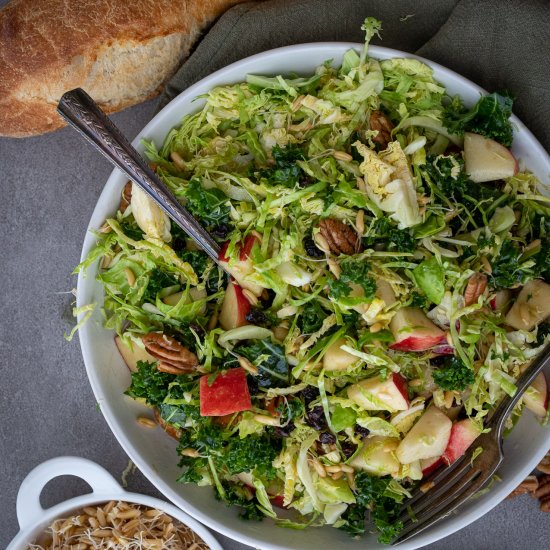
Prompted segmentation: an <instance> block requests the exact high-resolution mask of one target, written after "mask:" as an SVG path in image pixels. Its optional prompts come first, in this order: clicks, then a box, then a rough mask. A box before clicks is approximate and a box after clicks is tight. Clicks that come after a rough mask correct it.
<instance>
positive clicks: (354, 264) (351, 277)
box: [328, 260, 376, 300]
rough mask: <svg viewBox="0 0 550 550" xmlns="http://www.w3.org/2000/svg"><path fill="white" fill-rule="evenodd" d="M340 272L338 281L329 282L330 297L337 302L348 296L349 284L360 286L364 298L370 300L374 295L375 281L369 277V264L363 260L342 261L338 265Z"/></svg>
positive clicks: (349, 291)
mask: <svg viewBox="0 0 550 550" xmlns="http://www.w3.org/2000/svg"><path fill="white" fill-rule="evenodd" d="M340 268H341V269H342V272H341V274H340V278H339V279H332V280H330V281H329V283H328V284H329V288H330V295H331V296H332V297H333V298H334V299H336V300H338V299H339V298H342V297H345V296H349V295H350V293H351V287H350V286H349V283H354V284H357V285H360V286H361V287H362V288H363V290H364V291H365V298H366V299H372V298H374V295H375V293H376V281H375V280H374V279H373V278H372V277H370V276H369V264H368V263H367V262H365V261H364V260H344V261H343V262H342V263H341V264H340Z"/></svg>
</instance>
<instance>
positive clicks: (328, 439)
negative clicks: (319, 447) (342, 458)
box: [319, 432, 336, 445]
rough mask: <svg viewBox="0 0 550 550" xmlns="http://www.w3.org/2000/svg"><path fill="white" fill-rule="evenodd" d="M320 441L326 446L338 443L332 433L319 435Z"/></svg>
mask: <svg viewBox="0 0 550 550" xmlns="http://www.w3.org/2000/svg"><path fill="white" fill-rule="evenodd" d="M319 441H320V442H321V443H323V444H325V445H332V444H334V443H336V437H335V436H334V434H331V433H330V432H322V433H321V434H320V435H319Z"/></svg>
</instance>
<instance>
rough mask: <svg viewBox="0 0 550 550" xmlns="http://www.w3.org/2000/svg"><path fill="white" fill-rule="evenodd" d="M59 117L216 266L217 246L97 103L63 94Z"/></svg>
mask: <svg viewBox="0 0 550 550" xmlns="http://www.w3.org/2000/svg"><path fill="white" fill-rule="evenodd" d="M57 110H58V112H59V114H60V115H61V116H62V117H63V118H64V119H65V120H66V121H67V122H68V123H69V124H70V125H71V126H72V127H73V128H75V129H76V130H78V131H79V132H80V134H82V136H84V137H85V138H86V139H87V140H88V141H89V142H90V143H91V144H92V145H93V146H94V147H95V148H96V149H97V150H98V151H99V152H100V153H102V154H103V155H104V156H105V157H106V158H107V159H108V160H110V161H111V162H112V163H113V164H114V165H115V166H116V167H117V168H118V169H119V170H121V171H122V172H124V173H125V174H126V175H127V176H128V177H129V178H130V179H131V180H132V181H133V182H135V183H136V184H137V185H138V186H139V187H140V188H141V189H143V191H144V192H145V193H147V194H148V195H149V196H150V197H151V198H152V199H153V200H154V201H155V202H156V203H157V204H158V205H159V206H160V207H161V208H162V209H163V210H164V211H165V212H166V214H168V216H169V217H170V218H172V219H173V220H174V222H176V223H177V224H178V225H179V226H180V227H181V228H182V229H183V230H184V231H185V233H187V234H188V235H189V236H190V237H191V238H192V239H193V240H194V241H195V242H196V243H197V244H198V245H199V246H200V247H201V248H202V249H203V250H204V251H205V252H206V253H207V254H208V255H209V256H210V257H211V258H212V259H213V260H214V261H215V262H216V263H219V259H218V254H219V245H218V243H216V241H215V240H214V239H213V238H212V237H211V236H210V235H209V233H208V232H207V231H206V230H205V229H204V228H203V227H202V226H201V225H200V224H199V223H198V221H197V220H196V219H195V218H194V217H193V216H192V215H191V214H190V213H189V212H188V211H187V209H186V208H184V207H183V206H182V205H181V204H180V203H179V202H178V201H177V200H176V199H175V197H174V196H173V195H172V193H171V191H170V189H168V187H166V185H164V183H162V181H160V179H159V178H158V176H157V175H156V174H155V172H154V171H153V170H152V169H151V168H150V166H149V165H148V164H147V162H145V160H144V159H143V157H142V156H141V155H140V154H139V153H138V152H137V151H136V150H135V149H134V147H132V145H131V144H130V142H129V141H128V140H127V139H126V138H125V137H124V136H123V135H122V132H120V130H119V129H118V128H117V127H116V126H115V124H114V123H113V122H112V121H111V120H110V119H109V117H108V116H107V115H106V114H105V113H104V112H103V111H102V110H101V109H100V108H99V106H98V105H97V103H95V101H94V100H93V99H92V98H91V97H90V96H89V95H88V94H87V93H86V92H85V91H84V90H83V89H82V88H76V89H74V90H71V91H70V92H66V93H65V94H63V96H62V97H61V100H60V101H59V104H58V106H57Z"/></svg>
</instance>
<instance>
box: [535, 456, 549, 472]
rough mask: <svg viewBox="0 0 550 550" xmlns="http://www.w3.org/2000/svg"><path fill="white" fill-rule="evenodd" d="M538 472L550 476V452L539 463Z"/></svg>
mask: <svg viewBox="0 0 550 550" xmlns="http://www.w3.org/2000/svg"><path fill="white" fill-rule="evenodd" d="M537 470H539V472H542V473H543V474H548V475H550V451H548V452H547V453H546V456H545V457H544V458H543V459H542V460H541V461H540V462H539V463H538V465H537Z"/></svg>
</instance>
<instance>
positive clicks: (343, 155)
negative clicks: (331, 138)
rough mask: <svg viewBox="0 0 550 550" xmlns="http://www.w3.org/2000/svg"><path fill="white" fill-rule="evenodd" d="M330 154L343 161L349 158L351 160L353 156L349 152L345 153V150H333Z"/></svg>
mask: <svg viewBox="0 0 550 550" xmlns="http://www.w3.org/2000/svg"><path fill="white" fill-rule="evenodd" d="M332 156H333V157H334V158H335V159H336V160H343V161H345V162H349V161H350V160H353V157H352V156H351V155H350V154H349V153H346V152H345V151H333V153H332Z"/></svg>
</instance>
